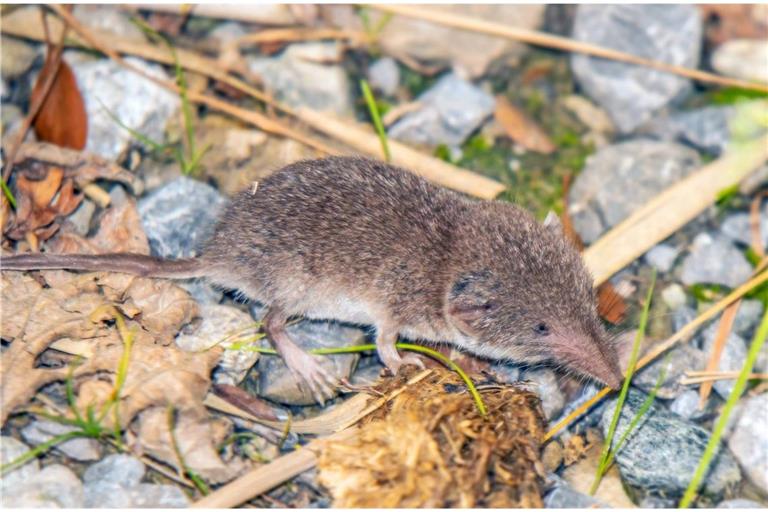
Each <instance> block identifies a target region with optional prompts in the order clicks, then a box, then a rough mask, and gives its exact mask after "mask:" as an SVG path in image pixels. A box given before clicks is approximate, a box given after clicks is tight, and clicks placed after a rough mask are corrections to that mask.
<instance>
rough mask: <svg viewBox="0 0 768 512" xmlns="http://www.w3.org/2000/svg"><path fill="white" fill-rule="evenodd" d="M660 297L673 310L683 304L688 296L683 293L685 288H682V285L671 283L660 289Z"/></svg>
mask: <svg viewBox="0 0 768 512" xmlns="http://www.w3.org/2000/svg"><path fill="white" fill-rule="evenodd" d="M661 299H662V300H663V301H664V304H666V305H667V307H669V309H671V310H672V311H675V310H677V309H679V308H681V307H683V306H685V303H686V302H687V300H688V297H687V296H686V295H685V290H683V287H682V286H680V285H679V284H677V283H672V284H671V285H669V286H667V287H666V288H664V289H663V290H662V291H661Z"/></svg>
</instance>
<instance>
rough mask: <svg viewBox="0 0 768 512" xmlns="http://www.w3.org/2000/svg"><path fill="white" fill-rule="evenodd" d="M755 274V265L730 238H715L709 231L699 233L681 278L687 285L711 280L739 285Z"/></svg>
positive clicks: (725, 284) (685, 260)
mask: <svg viewBox="0 0 768 512" xmlns="http://www.w3.org/2000/svg"><path fill="white" fill-rule="evenodd" d="M751 274H752V265H750V264H749V262H748V261H747V259H746V258H745V257H744V254H742V252H741V251H739V250H738V249H737V248H736V247H734V246H733V244H731V242H730V240H728V239H727V238H725V237H723V236H718V235H716V236H715V237H712V236H710V235H709V234H708V233H699V234H698V235H696V238H694V239H693V244H692V245H691V248H690V252H689V254H688V255H687V256H686V257H685V259H684V260H683V271H682V273H681V275H680V280H681V281H682V282H683V284H685V285H687V286H690V285H692V284H696V283H709V284H722V285H724V286H728V287H729V288H736V287H737V286H739V285H740V284H742V283H743V282H744V281H746V280H747V279H749V276H750V275H751Z"/></svg>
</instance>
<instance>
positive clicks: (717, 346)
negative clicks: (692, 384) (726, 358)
mask: <svg viewBox="0 0 768 512" xmlns="http://www.w3.org/2000/svg"><path fill="white" fill-rule="evenodd" d="M740 305H741V299H739V300H737V301H736V302H734V303H733V304H731V305H730V306H728V307H727V308H725V311H724V312H723V316H722V318H720V325H718V326H717V334H716V335H715V341H714V343H713V344H712V353H711V354H710V355H709V360H708V361H707V367H706V368H705V371H708V372H712V371H715V370H717V368H718V366H719V365H720V358H721V357H722V355H723V349H724V348H725V343H726V342H727V341H728V336H729V335H730V333H731V329H732V328H733V322H734V320H736V312H737V311H738V310H739V306H740ZM712 384H713V383H712V381H706V382H704V383H703V384H702V385H701V387H700V388H699V409H701V410H703V409H704V406H705V405H706V403H707V398H709V394H710V393H711V392H712Z"/></svg>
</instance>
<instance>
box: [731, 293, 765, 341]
mask: <svg viewBox="0 0 768 512" xmlns="http://www.w3.org/2000/svg"><path fill="white" fill-rule="evenodd" d="M762 316H763V303H762V302H761V301H759V300H756V299H742V301H741V306H739V310H738V311H737V312H736V318H735V319H734V321H733V332H735V333H737V334H739V335H741V336H742V337H743V338H745V339H746V340H747V341H752V337H753V336H754V335H755V329H756V328H757V324H758V323H759V322H760V318H762Z"/></svg>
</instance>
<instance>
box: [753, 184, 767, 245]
mask: <svg viewBox="0 0 768 512" xmlns="http://www.w3.org/2000/svg"><path fill="white" fill-rule="evenodd" d="M766 197H768V190H763V191H762V192H761V193H759V194H757V195H756V196H755V198H754V199H752V202H751V203H750V205H749V232H750V238H751V240H750V241H751V244H750V246H751V247H752V250H753V251H755V254H757V255H758V256H759V257H761V258H765V247H763V241H762V237H761V236H760V203H761V202H762V201H763V198H766Z"/></svg>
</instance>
